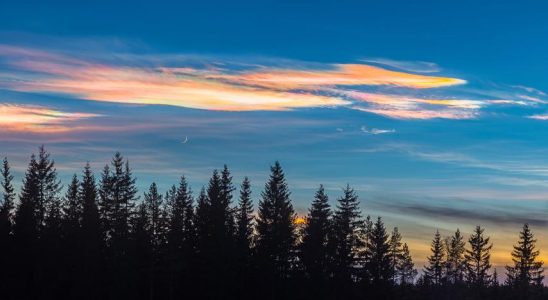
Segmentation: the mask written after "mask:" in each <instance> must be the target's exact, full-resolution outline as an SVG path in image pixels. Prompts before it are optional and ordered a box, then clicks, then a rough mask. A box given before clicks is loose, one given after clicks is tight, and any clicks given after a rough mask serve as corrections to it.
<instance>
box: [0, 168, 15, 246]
mask: <svg viewBox="0 0 548 300" xmlns="http://www.w3.org/2000/svg"><path fill="white" fill-rule="evenodd" d="M0 173H1V176H2V178H1V180H2V181H1V182H0V186H1V187H2V199H1V200H2V202H0V244H2V245H7V243H8V240H9V236H10V233H11V229H12V225H13V224H12V220H13V209H14V208H15V190H14V188H13V184H12V181H13V175H11V171H10V165H9V163H8V159H7V158H4V160H3V162H2V170H1V171H0ZM0 251H2V250H0Z"/></svg>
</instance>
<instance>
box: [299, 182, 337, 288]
mask: <svg viewBox="0 0 548 300" xmlns="http://www.w3.org/2000/svg"><path fill="white" fill-rule="evenodd" d="M328 202H329V199H328V197H327V195H326V194H325V190H324V187H323V185H320V187H319V188H318V190H317V191H316V194H315V196H314V200H313V201H312V206H311V207H310V209H309V210H308V216H307V218H306V224H305V226H304V229H303V236H302V244H301V252H300V254H301V261H302V263H303V265H304V268H305V271H306V273H307V275H308V277H310V278H313V279H314V280H315V281H318V280H322V281H325V280H327V279H328V277H329V272H330V270H329V266H330V261H331V257H330V251H329V243H328V242H329V236H330V234H331V232H330V231H331V208H330V206H329V203H328Z"/></svg>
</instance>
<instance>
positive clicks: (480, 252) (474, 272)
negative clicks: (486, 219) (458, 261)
mask: <svg viewBox="0 0 548 300" xmlns="http://www.w3.org/2000/svg"><path fill="white" fill-rule="evenodd" d="M483 232H484V229H483V228H481V227H480V226H476V228H475V229H474V232H473V233H472V235H471V236H470V238H469V239H468V244H469V245H470V249H467V250H466V254H465V259H466V281H467V282H468V283H469V284H471V285H473V286H476V287H485V286H486V285H488V284H489V282H490V276H489V273H488V272H489V269H490V268H491V263H490V258H491V254H490V253H489V252H490V251H491V248H492V247H493V245H492V244H490V243H489V237H484V234H483Z"/></svg>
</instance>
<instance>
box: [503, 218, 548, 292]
mask: <svg viewBox="0 0 548 300" xmlns="http://www.w3.org/2000/svg"><path fill="white" fill-rule="evenodd" d="M536 242H537V240H536V239H535V238H534V235H533V233H532V232H531V229H529V224H524V225H523V229H522V230H521V232H520V233H519V241H518V244H517V245H515V246H514V250H513V251H512V261H513V263H514V264H513V266H506V270H507V282H508V284H509V285H511V286H513V287H516V288H518V289H521V290H523V291H524V292H527V291H528V289H529V287H531V286H541V285H542V280H543V279H544V274H543V273H544V268H543V262H542V261H539V260H538V256H539V254H540V252H539V251H538V250H536Z"/></svg>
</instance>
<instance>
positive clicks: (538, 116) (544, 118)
mask: <svg viewBox="0 0 548 300" xmlns="http://www.w3.org/2000/svg"><path fill="white" fill-rule="evenodd" d="M527 118H529V119H535V120H542V121H546V120H548V115H532V116H528V117H527Z"/></svg>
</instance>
